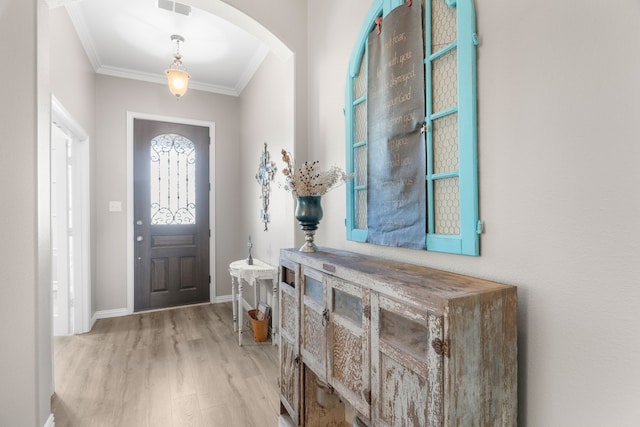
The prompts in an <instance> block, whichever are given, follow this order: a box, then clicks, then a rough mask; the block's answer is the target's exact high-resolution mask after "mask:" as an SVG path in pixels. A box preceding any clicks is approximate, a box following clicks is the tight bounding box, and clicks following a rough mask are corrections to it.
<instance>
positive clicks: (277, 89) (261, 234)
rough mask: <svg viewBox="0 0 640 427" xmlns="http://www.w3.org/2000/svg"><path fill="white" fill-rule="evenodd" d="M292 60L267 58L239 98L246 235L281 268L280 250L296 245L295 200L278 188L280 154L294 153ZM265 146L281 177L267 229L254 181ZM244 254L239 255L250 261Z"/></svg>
mask: <svg viewBox="0 0 640 427" xmlns="http://www.w3.org/2000/svg"><path fill="white" fill-rule="evenodd" d="M292 81H293V60H289V61H286V62H283V61H281V60H279V59H278V58H277V57H276V56H275V55H274V54H269V55H268V56H267V58H266V59H265V61H264V62H263V64H262V65H261V66H260V68H259V69H258V71H257V72H256V74H255V75H254V77H253V79H252V80H251V82H250V83H249V84H248V85H247V87H246V88H245V90H244V91H243V92H242V95H241V97H240V110H241V118H242V119H241V123H242V125H241V128H240V134H241V139H242V149H241V159H242V160H241V162H240V163H241V169H242V180H241V191H240V194H242V197H241V199H242V214H243V218H242V219H243V225H244V227H243V230H242V232H241V233H240V235H241V236H244V237H245V240H244V241H243V242H246V238H247V237H248V236H249V235H251V239H252V241H253V251H252V254H253V256H254V257H256V258H260V259H261V260H263V261H265V262H268V263H270V264H273V265H277V264H278V261H279V257H280V248H281V247H286V246H287V245H289V246H291V245H293V232H294V227H293V221H294V219H293V198H292V197H291V195H290V194H289V193H287V192H286V191H284V190H283V189H282V188H279V186H278V184H279V182H281V181H282V179H281V178H282V175H281V174H280V171H281V170H282V168H283V163H282V156H281V155H280V150H282V149H283V148H285V149H287V150H288V151H291V150H293V138H294V135H293V132H294V130H293V83H292ZM265 142H266V143H267V150H268V151H269V154H270V156H271V160H272V161H274V162H275V164H276V168H277V173H276V176H275V179H274V181H272V182H271V197H270V203H269V213H270V214H271V222H270V223H269V224H268V230H267V231H264V224H263V223H262V222H261V221H260V218H259V213H260V210H261V209H262V199H261V198H260V197H261V186H260V185H259V184H258V182H257V181H256V178H255V175H256V173H257V172H258V166H259V164H260V156H261V155H262V151H263V148H264V143H265ZM243 249H246V247H245V248H243ZM246 255H247V254H246V250H243V252H242V253H240V254H238V256H239V257H240V258H244V257H246Z"/></svg>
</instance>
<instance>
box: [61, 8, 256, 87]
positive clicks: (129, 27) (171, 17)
mask: <svg viewBox="0 0 640 427" xmlns="http://www.w3.org/2000/svg"><path fill="white" fill-rule="evenodd" d="M158 1H164V2H165V5H166V3H168V4H169V7H171V3H172V2H171V1H169V0H49V4H50V6H52V7H54V6H56V5H57V4H64V5H65V7H66V8H67V11H68V12H69V16H70V17H71V20H72V22H73V25H74V26H75V28H76V31H77V33H78V36H79V37H80V41H81V42H82V45H83V46H84V49H85V51H86V52H87V56H88V57H89V60H90V61H91V64H92V65H93V68H94V70H95V71H96V73H99V74H106V75H111V76H117V77H124V78H131V79H137V80H144V81H150V82H156V83H162V84H164V83H166V78H165V75H164V70H165V69H166V68H168V66H169V64H170V63H171V62H172V61H173V57H174V55H175V52H176V44H175V42H172V41H171V35H172V34H179V35H181V36H182V37H184V39H185V42H184V43H180V53H181V54H182V62H183V64H184V66H185V67H186V68H187V71H188V72H189V74H190V75H191V80H190V82H189V87H190V88H192V89H200V90H205V91H209V92H215V93H221V94H225V95H233V96H237V95H239V94H240V93H241V92H242V90H243V89H244V87H245V86H246V84H247V83H248V82H249V81H250V80H251V77H252V76H253V74H254V73H255V71H256V70H257V69H258V67H259V66H260V64H261V63H262V61H263V60H264V58H265V56H266V55H267V52H268V49H267V46H266V45H265V44H264V43H262V42H261V41H260V40H258V39H256V38H255V37H254V36H252V35H250V34H249V33H247V32H246V31H245V30H243V29H241V28H239V27H237V26H235V25H233V24H231V23H229V22H227V21H225V20H224V19H222V18H219V17H217V16H215V15H213V14H211V13H209V12H206V11H203V10H200V9H197V8H194V7H191V12H190V14H189V16H185V15H183V14H181V13H176V12H174V11H169V10H166V9H161V8H159V7H158ZM177 6H178V8H180V6H183V7H186V8H188V6H184V5H181V4H180V3H178V4H177Z"/></svg>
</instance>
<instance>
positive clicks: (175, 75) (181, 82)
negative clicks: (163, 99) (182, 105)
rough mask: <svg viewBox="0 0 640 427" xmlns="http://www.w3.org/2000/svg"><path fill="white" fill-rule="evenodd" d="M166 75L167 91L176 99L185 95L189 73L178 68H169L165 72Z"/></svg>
mask: <svg viewBox="0 0 640 427" xmlns="http://www.w3.org/2000/svg"><path fill="white" fill-rule="evenodd" d="M165 74H166V75H167V83H168V85H169V91H170V92H171V93H172V94H174V95H175V96H176V97H178V98H179V97H181V96H182V95H184V94H185V93H187V88H188V86H189V78H190V77H191V76H190V75H189V73H187V72H186V71H184V70H180V69H178V68H169V69H167V70H166V71H165Z"/></svg>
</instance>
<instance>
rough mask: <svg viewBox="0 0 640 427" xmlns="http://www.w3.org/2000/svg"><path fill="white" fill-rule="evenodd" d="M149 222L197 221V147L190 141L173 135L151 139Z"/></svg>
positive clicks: (189, 222) (177, 222) (186, 222)
mask: <svg viewBox="0 0 640 427" xmlns="http://www.w3.org/2000/svg"><path fill="white" fill-rule="evenodd" d="M149 154H150V175H151V176H150V178H151V179H150V185H151V194H150V196H151V206H150V208H151V224H152V225H175V224H195V223H196V188H195V182H196V179H195V176H196V150H195V145H194V143H193V141H191V140H189V139H187V138H185V137H183V136H181V135H176V134H171V133H169V134H163V135H159V136H157V137H155V138H153V139H152V140H151V149H150V153H149Z"/></svg>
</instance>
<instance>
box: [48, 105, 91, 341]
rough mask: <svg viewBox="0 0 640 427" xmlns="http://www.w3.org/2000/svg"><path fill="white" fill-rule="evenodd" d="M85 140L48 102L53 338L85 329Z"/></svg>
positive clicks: (87, 282) (87, 223)
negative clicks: (49, 110)
mask: <svg viewBox="0 0 640 427" xmlns="http://www.w3.org/2000/svg"><path fill="white" fill-rule="evenodd" d="M90 242H91V240H90V190H89V136H88V135H87V133H86V132H85V131H84V130H83V129H82V127H80V126H79V125H78V123H77V122H76V121H75V119H74V118H73V117H72V116H71V115H70V114H69V113H68V111H67V110H66V109H65V108H64V107H63V106H62V104H61V103H60V102H59V101H58V100H57V99H56V98H55V97H53V96H52V98H51V261H52V265H51V268H52V271H51V292H52V316H53V335H54V336H60V335H73V334H79V333H84V332H88V331H89V330H90V329H91V320H90V316H91V261H90V260H91V249H90V248H91V245H90Z"/></svg>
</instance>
